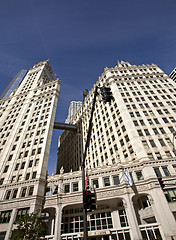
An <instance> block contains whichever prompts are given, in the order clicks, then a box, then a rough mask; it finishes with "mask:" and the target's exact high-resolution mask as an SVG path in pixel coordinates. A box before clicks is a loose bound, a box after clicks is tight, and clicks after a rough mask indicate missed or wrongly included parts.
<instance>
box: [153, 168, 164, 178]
mask: <svg viewBox="0 0 176 240" xmlns="http://www.w3.org/2000/svg"><path fill="white" fill-rule="evenodd" d="M154 170H155V173H156V176H157V177H162V175H161V172H160V170H159V168H154Z"/></svg>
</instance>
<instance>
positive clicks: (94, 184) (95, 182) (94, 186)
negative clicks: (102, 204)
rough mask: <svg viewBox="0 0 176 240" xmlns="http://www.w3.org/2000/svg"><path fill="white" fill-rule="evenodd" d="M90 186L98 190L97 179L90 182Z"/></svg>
mask: <svg viewBox="0 0 176 240" xmlns="http://www.w3.org/2000/svg"><path fill="white" fill-rule="evenodd" d="M92 185H93V188H99V182H98V179H93V180H92Z"/></svg>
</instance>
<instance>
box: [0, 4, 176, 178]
mask: <svg viewBox="0 0 176 240" xmlns="http://www.w3.org/2000/svg"><path fill="white" fill-rule="evenodd" d="M175 9H176V1H175V0H167V1H166V0H147V1H144V0H133V1H132V0H74V1H73V0H50V1H49V0H47V1H46V0H25V1H24V0H15V1H12V0H5V1H3V0H0V84H1V88H0V94H2V92H3V91H4V89H5V88H6V87H7V85H8V84H9V82H10V81H11V80H12V78H13V77H14V76H15V75H16V73H17V72H19V71H20V70H21V69H27V70H28V69H29V68H30V67H32V66H33V65H34V64H35V63H37V62H39V61H43V60H46V59H49V60H50V63H51V65H52V68H53V71H54V72H55V73H57V75H58V76H59V78H60V80H61V81H62V87H61V95H60V98H59V102H58V108H57V113H56V120H57V121H60V122H64V121H65V119H66V117H67V112H68V107H69V104H70V102H71V101H72V100H82V91H83V89H85V88H87V89H89V90H90V89H91V88H92V86H93V84H94V83H95V82H96V81H97V79H98V77H99V76H100V75H101V73H102V72H103V69H104V67H106V66H107V67H113V66H115V65H116V63H117V61H118V60H124V61H129V62H130V63H132V64H136V65H141V64H143V63H144V64H147V63H148V64H151V63H156V64H157V65H159V66H160V68H161V69H162V70H164V71H165V72H166V73H167V74H169V73H170V72H171V71H172V70H173V68H174V67H175V66H176V13H175ZM60 134H61V131H57V130H54V133H53V139H52V145H51V153H50V158H49V167H48V170H49V174H52V173H55V166H56V154H57V139H58V137H59V135H60Z"/></svg>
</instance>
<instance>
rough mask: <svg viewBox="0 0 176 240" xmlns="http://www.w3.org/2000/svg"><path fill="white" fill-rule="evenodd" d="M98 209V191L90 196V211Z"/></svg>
mask: <svg viewBox="0 0 176 240" xmlns="http://www.w3.org/2000/svg"><path fill="white" fill-rule="evenodd" d="M95 209H96V193H95V192H94V193H91V196H90V211H92V210H95Z"/></svg>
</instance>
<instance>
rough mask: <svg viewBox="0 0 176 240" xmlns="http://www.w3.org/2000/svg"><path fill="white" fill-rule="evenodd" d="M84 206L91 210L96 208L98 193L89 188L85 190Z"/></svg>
mask: <svg viewBox="0 0 176 240" xmlns="http://www.w3.org/2000/svg"><path fill="white" fill-rule="evenodd" d="M83 206H84V208H85V209H87V210H88V211H89V212H91V211H92V210H95V209H96V194H95V193H91V191H89V190H84V192H83Z"/></svg>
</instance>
